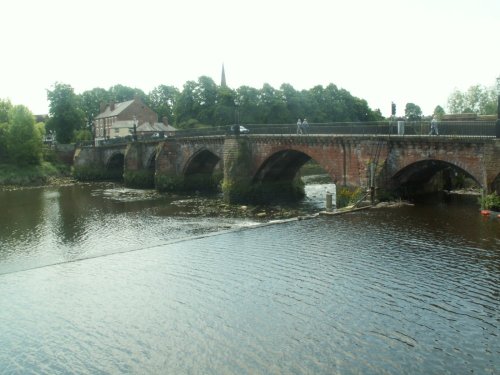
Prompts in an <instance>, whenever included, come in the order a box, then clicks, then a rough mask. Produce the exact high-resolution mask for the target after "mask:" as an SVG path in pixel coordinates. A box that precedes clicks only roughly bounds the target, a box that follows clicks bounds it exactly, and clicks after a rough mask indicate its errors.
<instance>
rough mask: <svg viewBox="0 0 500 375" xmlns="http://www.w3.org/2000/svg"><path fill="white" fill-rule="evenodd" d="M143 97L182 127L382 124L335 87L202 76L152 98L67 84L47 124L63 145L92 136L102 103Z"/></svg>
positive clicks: (58, 90)
mask: <svg viewBox="0 0 500 375" xmlns="http://www.w3.org/2000/svg"><path fill="white" fill-rule="evenodd" d="M135 97H138V98H140V99H141V100H142V101H143V102H144V104H146V105H147V106H148V107H150V108H151V109H152V110H153V111H155V112H156V113H157V114H158V117H159V120H160V121H161V120H162V119H163V118H164V117H166V118H167V119H168V122H169V123H170V124H172V125H173V126H175V127H176V128H179V129H188V128H197V127H211V126H225V125H230V124H235V123H245V124H284V123H295V121H296V119H297V118H304V117H307V118H308V120H309V122H316V123H321V122H338V121H378V120H382V119H383V116H382V115H381V113H380V111H379V110H375V111H374V110H372V109H371V108H370V107H369V106H368V104H367V102H366V100H364V99H360V98H357V97H354V96H353V95H351V94H350V93H349V92H348V91H347V90H345V89H339V88H338V87H337V86H336V85H334V84H329V85H328V86H326V87H323V86H321V85H319V86H315V87H313V88H312V89H309V90H300V91H299V90H296V89H294V88H293V86H292V85H290V84H282V85H281V86H280V88H279V89H275V88H274V87H272V86H271V85H269V84H264V85H263V87H262V88H261V89H256V88H252V87H249V86H241V87H239V88H237V89H231V88H229V87H227V86H224V85H217V84H216V83H215V82H214V81H213V80H212V79H211V78H209V77H206V76H202V77H200V78H198V80H197V81H188V82H186V83H185V84H184V86H183V88H182V90H179V89H177V88H176V87H174V86H167V85H160V86H157V87H155V88H154V89H153V90H152V91H151V92H149V93H148V94H146V93H144V91H142V90H140V89H137V88H132V87H127V86H123V85H115V86H113V87H111V88H110V89H109V90H106V89H103V88H94V89H92V90H88V91H84V92H83V93H81V94H76V93H75V92H74V90H73V88H72V87H71V86H70V85H68V84H64V83H55V84H54V86H53V88H52V89H51V90H47V98H48V101H49V120H48V121H47V130H48V131H55V133H56V135H57V140H58V141H59V142H62V143H67V142H71V141H74V140H83V139H90V138H91V124H92V121H93V119H94V118H95V117H96V116H97V115H98V114H99V113H100V107H101V104H102V103H110V102H115V103H119V102H123V101H127V100H131V99H134V98H135Z"/></svg>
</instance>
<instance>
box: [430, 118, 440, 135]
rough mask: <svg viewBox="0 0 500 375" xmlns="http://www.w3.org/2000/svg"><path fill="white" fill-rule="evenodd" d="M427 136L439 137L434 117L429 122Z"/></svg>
mask: <svg viewBox="0 0 500 375" xmlns="http://www.w3.org/2000/svg"><path fill="white" fill-rule="evenodd" d="M429 135H439V132H438V122H437V119H436V116H434V117H433V118H432V120H431V131H430V132H429Z"/></svg>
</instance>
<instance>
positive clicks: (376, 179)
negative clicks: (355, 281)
mask: <svg viewBox="0 0 500 375" xmlns="http://www.w3.org/2000/svg"><path fill="white" fill-rule="evenodd" d="M310 159H314V160H315V161H316V162H317V163H318V164H319V165H320V166H321V167H322V168H323V169H324V170H325V172H326V173H327V174H328V175H329V176H330V177H331V179H332V181H333V182H335V183H336V184H337V185H340V186H350V187H363V188H366V187H369V186H377V187H378V188H379V189H384V190H388V191H393V192H394V191H395V192H399V193H400V194H401V193H402V194H404V193H405V192H412V193H415V192H418V190H422V189H424V186H425V184H426V183H427V182H428V181H429V180H430V179H431V178H432V177H433V176H434V175H436V174H437V173H443V171H452V172H453V173H455V172H460V173H462V174H465V175H466V176H469V177H470V178H472V179H473V180H475V181H476V182H477V184H478V185H479V186H481V187H482V189H483V190H484V191H485V192H488V193H490V192H492V191H496V192H497V193H500V140H499V139H495V138H484V137H483V138H481V137H470V138H454V137H446V136H439V137H429V136H415V137H408V136H405V137H399V136H391V137H387V136H337V135H336V136H332V135H317V136H315V135H310V136H299V135H286V136H283V135H242V136H234V135H231V136H227V135H226V136H224V135H220V136H200V137H172V138H168V139H165V140H162V141H156V142H154V141H143V142H133V143H128V144H122V145H116V146H100V147H82V148H79V149H77V150H76V152H75V158H74V169H75V175H76V177H77V178H80V179H98V178H123V179H124V182H125V183H126V184H127V185H129V186H134V187H156V188H157V189H158V190H161V191H176V190H183V189H196V190H203V189H212V188H215V187H216V186H218V185H220V183H221V181H222V191H223V193H224V197H225V199H226V200H227V201H229V202H238V201H246V200H248V199H258V200H260V199H263V198H264V197H276V196H277V195H279V196H281V197H288V198H292V199H294V198H299V197H300V196H301V194H302V195H303V188H302V190H301V185H300V182H299V180H300V179H299V177H300V173H299V170H300V168H301V167H302V166H303V165H304V164H305V163H306V162H307V161H309V160H310Z"/></svg>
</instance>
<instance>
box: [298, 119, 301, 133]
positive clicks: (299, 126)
mask: <svg viewBox="0 0 500 375" xmlns="http://www.w3.org/2000/svg"><path fill="white" fill-rule="evenodd" d="M297 134H302V121H300V118H299V119H298V120H297Z"/></svg>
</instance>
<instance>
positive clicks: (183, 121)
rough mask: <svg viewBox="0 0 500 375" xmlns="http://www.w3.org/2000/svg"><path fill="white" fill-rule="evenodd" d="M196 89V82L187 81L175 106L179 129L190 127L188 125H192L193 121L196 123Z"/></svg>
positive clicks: (176, 122) (176, 121)
mask: <svg viewBox="0 0 500 375" xmlns="http://www.w3.org/2000/svg"><path fill="white" fill-rule="evenodd" d="M195 87H196V82H195V81H187V82H186V83H185V84H184V87H183V89H182V91H181V93H180V94H179V97H178V99H177V102H176V103H175V105H174V117H175V124H176V126H177V127H179V128H187V127H189V126H188V124H191V123H192V120H194V121H196V120H195V118H196V117H195V116H196V114H195V112H196V107H195V105H196V103H195V100H194V90H195Z"/></svg>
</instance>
